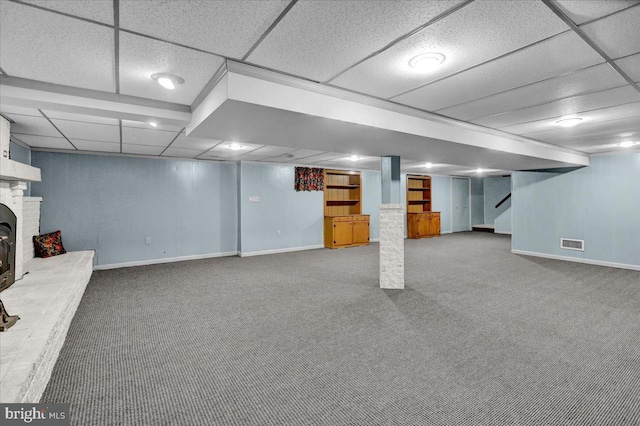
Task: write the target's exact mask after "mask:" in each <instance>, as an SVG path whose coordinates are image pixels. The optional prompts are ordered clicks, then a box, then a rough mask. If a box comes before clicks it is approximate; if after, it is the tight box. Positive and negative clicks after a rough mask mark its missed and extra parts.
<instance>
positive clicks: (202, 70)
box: [120, 32, 223, 105]
mask: <svg viewBox="0 0 640 426" xmlns="http://www.w3.org/2000/svg"><path fill="white" fill-rule="evenodd" d="M222 63H223V60H222V59H221V58H219V57H217V56H214V55H210V54H208V53H202V52H198V51H195V50H191V49H187V48H185V47H180V46H176V45H173V44H169V43H164V42H161V41H157V40H152V39H149V38H145V37H141V36H137V35H133V34H129V33H125V32H120V93H122V94H125V95H132V96H139V97H142V98H149V99H156V100H160V101H167V102H173V103H178V104H187V105H190V104H191V103H192V102H193V101H194V100H195V98H196V96H198V94H199V93H200V91H201V90H202V89H203V88H204V86H205V85H206V84H207V83H208V82H209V80H210V79H211V77H212V76H213V74H215V72H216V71H217V70H218V68H220V66H221V65H222ZM155 73H168V74H173V75H176V76H179V77H182V78H183V79H184V81H185V82H184V84H181V85H178V86H176V88H175V89H174V90H167V89H165V88H163V87H162V86H160V85H159V84H158V83H157V82H156V81H155V80H153V79H151V75H153V74H155Z"/></svg>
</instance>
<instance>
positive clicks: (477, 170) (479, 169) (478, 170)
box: [476, 167, 484, 173]
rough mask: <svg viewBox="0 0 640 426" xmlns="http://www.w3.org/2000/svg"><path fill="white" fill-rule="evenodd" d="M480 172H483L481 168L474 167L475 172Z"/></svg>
mask: <svg viewBox="0 0 640 426" xmlns="http://www.w3.org/2000/svg"><path fill="white" fill-rule="evenodd" d="M482 172H484V170H483V169H481V168H479V167H478V168H477V169H476V173H482Z"/></svg>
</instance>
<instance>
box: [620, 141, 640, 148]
mask: <svg viewBox="0 0 640 426" xmlns="http://www.w3.org/2000/svg"><path fill="white" fill-rule="evenodd" d="M638 143H640V142H634V141H624V142H620V143H619V144H618V146H620V147H622V148H629V147H630V146H634V145H636V144H638Z"/></svg>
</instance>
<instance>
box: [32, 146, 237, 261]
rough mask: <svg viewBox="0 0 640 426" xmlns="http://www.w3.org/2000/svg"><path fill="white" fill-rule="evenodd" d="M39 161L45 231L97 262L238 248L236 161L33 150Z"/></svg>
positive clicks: (35, 190) (34, 161)
mask: <svg viewBox="0 0 640 426" xmlns="http://www.w3.org/2000/svg"><path fill="white" fill-rule="evenodd" d="M32 165H33V166H35V167H39V168H40V169H41V171H42V182H38V183H34V184H33V188H32V195H34V196H41V197H43V202H42V205H41V224H40V229H41V231H42V232H43V233H45V232H51V231H55V230H57V229H60V230H62V238H63V242H64V245H65V248H66V249H67V250H87V249H94V250H96V257H95V259H96V260H95V261H96V264H97V265H110V264H118V263H124V262H133V261H145V260H153V259H162V258H174V257H182V256H195V255H207V254H219V253H228V252H235V251H236V250H237V249H236V247H237V244H236V242H237V212H236V208H237V204H236V181H237V180H236V165H235V164H223V163H211V162H198V161H182V160H160V159H146V158H128V157H112V156H95V155H78V154H61V153H50V152H33V153H32ZM146 237H149V238H151V244H150V245H146V244H145V238H146Z"/></svg>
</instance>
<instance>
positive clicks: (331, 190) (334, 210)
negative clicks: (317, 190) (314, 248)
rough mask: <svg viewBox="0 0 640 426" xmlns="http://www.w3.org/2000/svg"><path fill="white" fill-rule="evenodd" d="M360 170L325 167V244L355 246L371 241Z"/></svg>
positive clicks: (338, 246) (330, 246)
mask: <svg viewBox="0 0 640 426" xmlns="http://www.w3.org/2000/svg"><path fill="white" fill-rule="evenodd" d="M361 198H362V184H361V176H360V173H359V172H354V171H348V170H325V171H324V246H325V247H328V248H341V247H354V246H362V245H368V244H369V215H363V214H362V200H361Z"/></svg>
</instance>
